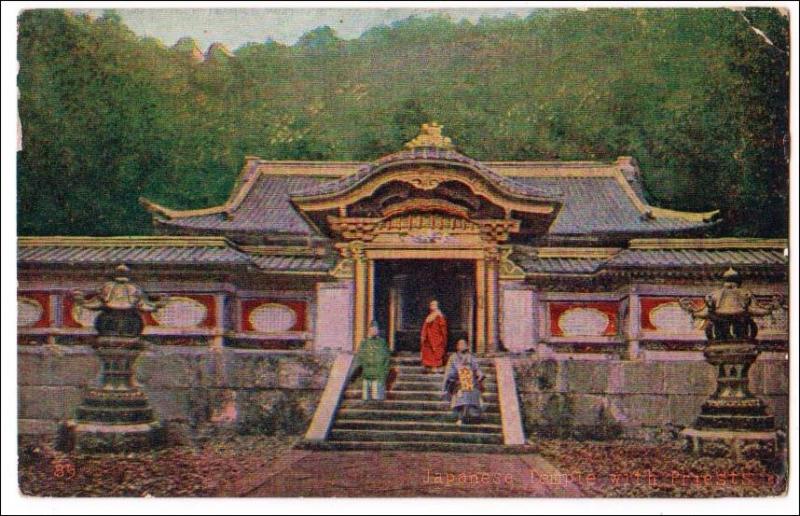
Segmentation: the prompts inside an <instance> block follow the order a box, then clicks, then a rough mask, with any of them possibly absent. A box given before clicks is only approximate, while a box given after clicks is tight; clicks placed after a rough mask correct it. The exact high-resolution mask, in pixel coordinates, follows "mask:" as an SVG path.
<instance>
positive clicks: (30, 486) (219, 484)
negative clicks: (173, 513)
mask: <svg viewBox="0 0 800 516" xmlns="http://www.w3.org/2000/svg"><path fill="white" fill-rule="evenodd" d="M294 441H295V439H294V438H282V437H268V436H238V435H236V436H231V437H230V438H227V439H215V440H210V441H206V442H203V443H198V444H194V445H183V446H175V447H172V448H166V449H162V450H156V451H151V452H139V453H119V454H104V455H101V454H80V453H74V452H70V453H64V452H59V451H56V450H54V449H53V448H52V446H51V445H50V444H49V443H44V442H35V441H29V442H24V443H21V444H20V450H19V452H20V455H19V458H20V461H19V485H20V489H21V490H22V492H23V493H25V494H27V495H35V496H138V497H147V496H231V495H235V494H236V493H235V492H231V491H232V490H234V489H235V488H236V482H237V481H238V480H239V479H241V478H243V477H246V476H249V475H252V474H256V473H257V472H258V471H259V470H263V469H266V468H267V466H268V464H269V463H270V461H272V460H273V459H275V458H276V457H277V456H279V455H282V454H284V453H286V452H288V450H289V449H290V448H291V446H292V444H294Z"/></svg>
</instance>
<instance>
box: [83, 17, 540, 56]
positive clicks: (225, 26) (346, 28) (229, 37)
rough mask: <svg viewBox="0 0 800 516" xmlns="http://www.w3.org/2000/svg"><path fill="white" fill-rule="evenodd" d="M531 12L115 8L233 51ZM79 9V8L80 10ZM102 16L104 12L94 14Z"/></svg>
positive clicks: (134, 25) (156, 31)
mask: <svg viewBox="0 0 800 516" xmlns="http://www.w3.org/2000/svg"><path fill="white" fill-rule="evenodd" d="M533 10H534V9H532V8H515V7H509V8H497V9H488V8H481V9H465V8H460V9H438V10H431V9H373V8H370V9H286V8H284V9H116V11H117V12H118V13H119V15H120V16H121V17H122V20H123V22H124V23H125V25H127V26H128V27H130V29H131V30H133V31H134V32H135V33H136V34H139V35H140V36H152V37H156V38H158V39H160V40H161V41H162V42H163V43H164V44H166V45H173V44H174V43H175V42H176V41H177V40H178V39H179V38H181V37H183V36H190V37H192V38H194V39H195V40H196V41H197V43H198V45H199V46H200V48H201V49H204V50H205V49H206V48H208V46H209V45H210V44H211V43H214V42H221V43H224V44H225V45H226V46H227V47H228V48H230V49H231V50H235V49H236V48H238V47H239V46H241V45H242V44H244V43H249V42H264V41H267V40H269V39H273V40H275V41H277V42H279V43H284V44H287V45H292V44H294V43H296V42H297V40H298V38H300V36H302V35H303V34H304V33H306V32H308V31H310V30H312V29H315V28H317V27H321V26H324V25H328V26H330V27H331V28H333V29H334V30H335V31H336V33H337V34H338V35H339V37H340V38H344V39H353V38H357V37H359V36H360V35H361V34H362V33H363V32H364V31H365V30H367V29H369V28H372V27H376V26H379V25H388V24H391V23H392V22H395V21H398V20H402V19H404V18H408V17H409V16H430V15H431V14H432V13H441V14H444V15H446V16H449V17H450V18H451V19H453V20H454V21H460V20H462V19H467V20H470V21H472V22H477V21H478V20H479V19H480V18H481V17H482V16H495V17H497V16H500V17H502V16H509V15H512V16H514V15H516V16H519V17H525V16H527V15H528V14H530V13H531V11H533ZM76 11H81V10H76ZM91 13H92V14H94V15H98V16H99V15H101V14H102V11H101V10H91Z"/></svg>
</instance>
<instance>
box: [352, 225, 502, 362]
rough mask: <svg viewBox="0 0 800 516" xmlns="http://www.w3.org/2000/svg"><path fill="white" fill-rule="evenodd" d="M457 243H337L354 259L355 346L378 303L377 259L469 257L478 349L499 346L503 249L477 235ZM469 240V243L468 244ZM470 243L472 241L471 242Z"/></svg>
mask: <svg viewBox="0 0 800 516" xmlns="http://www.w3.org/2000/svg"><path fill="white" fill-rule="evenodd" d="M460 244H461V245H458V246H441V245H436V244H418V245H413V246H404V247H402V248H398V246H397V245H396V244H395V245H392V244H389V243H380V242H363V241H351V242H348V243H346V244H344V243H343V244H337V247H339V249H340V252H342V254H343V255H349V259H351V260H352V268H353V280H354V296H353V297H354V312H353V315H354V318H355V320H354V324H353V349H354V350H356V351H357V350H358V346H359V344H360V343H361V341H362V340H363V339H364V337H365V336H366V329H367V325H368V324H369V320H370V318H371V317H372V315H373V313H374V307H375V260H402V259H420V260H465V261H466V260H469V261H474V263H475V306H474V310H475V328H474V334H475V343H474V346H475V352H476V353H477V354H480V355H483V354H486V353H491V352H494V351H496V350H497V338H498V326H499V325H498V322H499V321H498V317H497V315H498V284H499V281H498V279H499V278H498V276H499V262H500V253H499V250H498V246H497V245H496V244H494V243H492V244H487V242H486V241H485V240H483V239H480V238H476V239H475V240H474V241H473V242H465V241H463V240H462V241H461V242H460ZM465 244H466V245H465ZM470 244H471V245H470Z"/></svg>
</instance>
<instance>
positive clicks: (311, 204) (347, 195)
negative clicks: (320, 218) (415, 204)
mask: <svg viewBox="0 0 800 516" xmlns="http://www.w3.org/2000/svg"><path fill="white" fill-rule="evenodd" d="M393 181H400V182H404V183H408V184H410V185H412V186H415V187H418V188H423V186H422V185H425V187H429V188H435V187H436V185H438V184H441V183H443V182H446V181H456V182H459V183H462V184H464V185H465V186H467V187H468V188H469V189H470V191H472V193H473V194H475V195H480V196H483V197H485V198H486V199H487V200H488V201H490V202H491V203H493V204H495V205H497V206H500V207H502V208H503V209H504V210H505V211H506V213H510V212H511V211H512V210H514V211H519V212H523V213H536V214H540V215H550V214H552V213H553V212H554V211H555V208H556V204H555V203H553V202H540V201H532V200H527V199H520V198H519V197H518V196H515V195H513V194H510V193H507V192H505V191H502V188H501V187H498V186H497V185H491V184H490V183H489V182H488V181H486V180H485V179H482V178H478V177H475V173H474V172H473V171H471V170H469V169H462V168H441V169H438V168H429V167H425V168H419V167H417V168H412V169H404V168H401V169H392V170H386V171H381V173H380V174H376V176H375V177H373V178H372V179H371V180H369V181H367V182H365V183H363V184H360V185H358V186H356V187H355V188H353V189H352V190H350V191H348V192H343V193H336V194H331V195H326V196H321V197H319V198H313V199H312V198H309V199H303V198H295V199H294V200H295V203H296V204H297V206H298V207H299V208H300V209H301V210H305V211H327V210H336V209H340V208H341V207H342V206H350V205H353V204H355V203H357V202H358V201H360V200H362V199H366V198H368V197H371V196H372V195H374V194H375V192H376V191H377V190H378V189H379V188H381V187H382V186H384V185H386V184H388V183H391V182H393ZM432 185H433V186H432Z"/></svg>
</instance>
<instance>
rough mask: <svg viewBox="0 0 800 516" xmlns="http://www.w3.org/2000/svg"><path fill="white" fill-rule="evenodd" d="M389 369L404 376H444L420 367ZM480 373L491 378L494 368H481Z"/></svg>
mask: <svg viewBox="0 0 800 516" xmlns="http://www.w3.org/2000/svg"><path fill="white" fill-rule="evenodd" d="M390 367H391V368H392V369H395V370H396V371H397V372H398V373H400V374H401V375H405V374H424V375H426V376H433V375H438V376H443V375H444V373H432V372H430V371H429V370H428V369H426V368H424V367H422V366H408V365H394V366H390ZM481 371H482V372H483V374H484V375H486V376H492V377H493V376H494V375H495V371H494V366H492V367H487V368H483V367H482V368H481Z"/></svg>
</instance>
